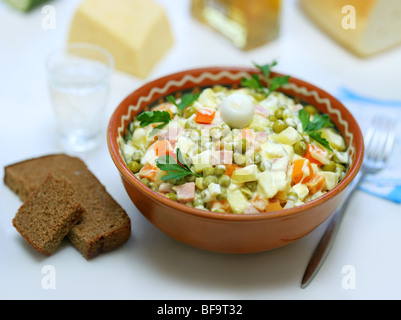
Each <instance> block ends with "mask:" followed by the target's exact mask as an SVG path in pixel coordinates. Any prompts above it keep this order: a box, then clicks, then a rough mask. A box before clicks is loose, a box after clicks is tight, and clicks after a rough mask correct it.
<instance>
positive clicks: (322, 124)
mask: <svg viewBox="0 0 401 320" xmlns="http://www.w3.org/2000/svg"><path fill="white" fill-rule="evenodd" d="M298 114H299V119H300V120H301V123H302V129H303V131H304V132H305V133H307V134H308V135H309V137H311V138H312V139H313V140H315V141H316V142H318V143H320V144H321V145H322V146H323V147H325V148H327V149H329V150H330V151H333V149H331V147H330V144H329V142H328V141H327V140H326V139H325V138H323V137H322V132H321V131H320V130H321V129H323V128H326V127H332V126H333V123H332V122H331V121H330V117H329V115H328V114H315V115H313V119H312V120H311V116H310V114H309V113H308V112H307V111H305V109H301V110H299V112H298Z"/></svg>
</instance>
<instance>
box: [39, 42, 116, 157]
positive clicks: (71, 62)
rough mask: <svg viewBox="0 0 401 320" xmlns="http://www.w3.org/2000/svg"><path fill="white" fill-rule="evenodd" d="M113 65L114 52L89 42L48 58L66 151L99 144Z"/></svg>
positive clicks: (50, 81)
mask: <svg viewBox="0 0 401 320" xmlns="http://www.w3.org/2000/svg"><path fill="white" fill-rule="evenodd" d="M113 68H114V59H113V57H112V55H111V54H110V53H109V52H108V51H107V50H105V49H104V48H102V47H99V46H95V45H93V44H88V43H73V44H68V45H66V46H65V47H64V48H61V49H57V50H55V51H54V52H52V53H50V55H49V56H48V57H47V60H46V70H47V78H48V86H49V91H50V98H51V102H52V104H53V109H54V112H55V115H56V120H57V129H58V130H57V131H58V132H57V134H58V136H59V141H60V142H61V144H62V146H63V147H64V149H65V150H66V151H70V152H85V151H89V150H92V149H94V148H95V147H97V146H98V145H99V142H100V141H101V139H102V135H101V133H102V127H103V125H104V123H103V117H104V112H105V108H106V105H107V101H108V96H109V87H110V75H111V72H112V70H113Z"/></svg>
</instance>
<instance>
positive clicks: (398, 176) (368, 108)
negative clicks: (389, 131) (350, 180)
mask: <svg viewBox="0 0 401 320" xmlns="http://www.w3.org/2000/svg"><path fill="white" fill-rule="evenodd" d="M337 98H338V99H339V100H340V101H341V102H342V103H343V104H344V105H345V106H346V107H347V108H348V109H349V110H350V111H351V113H352V114H353V115H354V117H355V118H356V119H357V121H358V123H359V125H360V127H361V130H362V131H363V133H365V132H366V128H367V126H368V124H369V122H370V121H371V120H372V118H373V117H375V116H377V115H378V114H382V115H388V116H390V117H392V118H395V119H401V101H395V100H380V99H376V98H371V97H367V96H364V95H361V94H358V93H357V92H354V91H352V90H350V89H348V88H344V87H341V88H339V90H338V94H337ZM400 122H401V120H400V121H398V126H397V134H396V141H395V146H394V148H393V152H392V154H391V156H390V158H389V162H388V166H387V167H386V168H385V169H383V170H382V171H380V172H379V173H376V174H370V175H366V176H365V177H364V179H363V180H362V182H361V184H360V186H359V189H360V190H362V191H364V192H367V193H369V194H372V195H374V196H377V197H380V198H383V199H387V200H389V201H393V202H395V203H401V141H400V137H401V125H400Z"/></svg>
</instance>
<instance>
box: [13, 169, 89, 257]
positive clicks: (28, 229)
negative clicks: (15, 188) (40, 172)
mask: <svg viewBox="0 0 401 320" xmlns="http://www.w3.org/2000/svg"><path fill="white" fill-rule="evenodd" d="M83 212H84V208H83V206H82V205H81V204H80V203H79V202H78V201H77V200H76V197H75V191H74V189H73V187H72V186H71V184H70V183H69V182H68V181H67V180H66V179H64V178H58V179H56V178H55V177H53V175H51V174H49V175H48V176H47V178H46V179H45V180H44V181H43V183H42V184H41V185H40V187H39V188H38V189H36V190H35V191H34V192H32V193H31V194H30V196H29V197H28V199H27V200H26V201H25V202H24V203H23V205H22V206H21V207H20V208H19V210H18V212H17V214H16V215H15V217H14V219H13V225H14V227H15V228H16V229H17V230H18V232H19V233H20V234H21V235H22V236H23V237H24V238H25V240H26V241H27V242H28V243H29V244H30V245H31V246H32V247H33V248H34V249H35V250H36V251H38V252H39V253H42V254H44V255H47V256H50V255H52V254H53V253H54V251H55V250H56V249H57V247H58V245H59V244H60V242H61V241H62V240H63V238H64V237H65V236H66V235H67V234H68V233H69V232H70V230H71V229H72V227H73V226H74V225H75V224H76V223H77V222H78V221H79V219H81V217H82V214H83Z"/></svg>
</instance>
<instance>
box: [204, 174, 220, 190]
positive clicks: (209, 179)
mask: <svg viewBox="0 0 401 320" xmlns="http://www.w3.org/2000/svg"><path fill="white" fill-rule="evenodd" d="M211 183H217V177H215V176H207V177H205V178H203V186H204V187H205V188H206V187H208V186H209V184H211Z"/></svg>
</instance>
